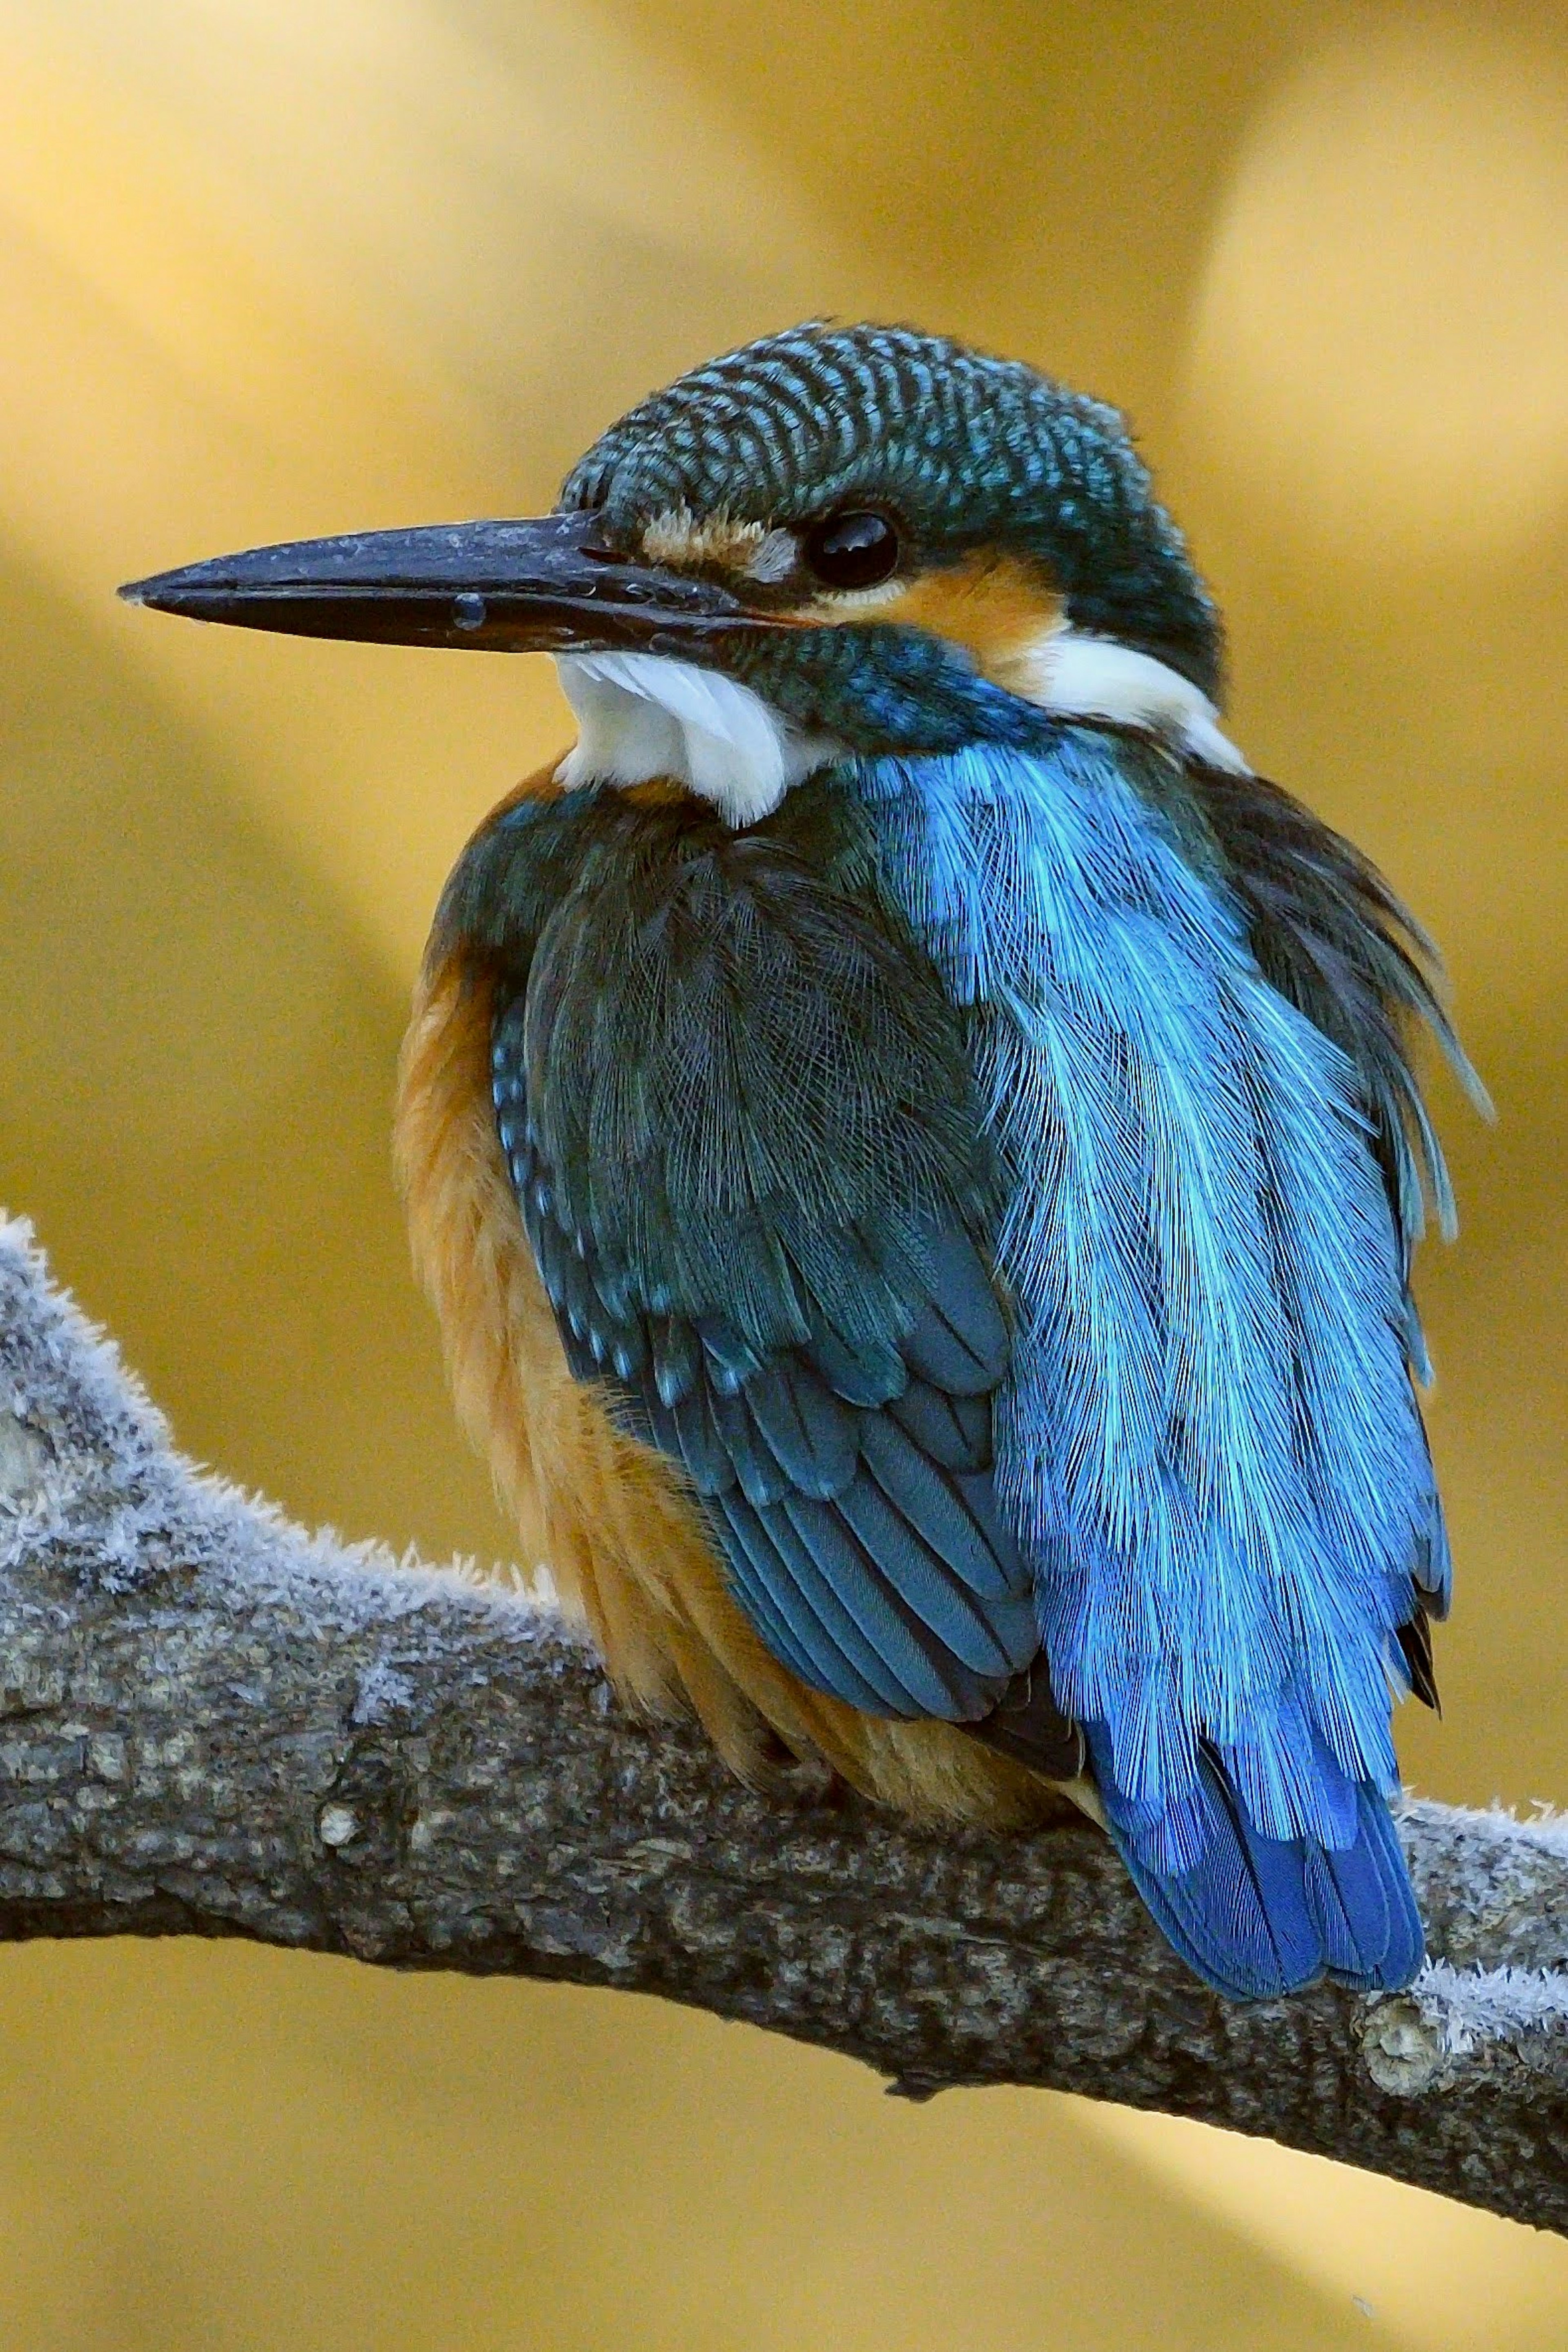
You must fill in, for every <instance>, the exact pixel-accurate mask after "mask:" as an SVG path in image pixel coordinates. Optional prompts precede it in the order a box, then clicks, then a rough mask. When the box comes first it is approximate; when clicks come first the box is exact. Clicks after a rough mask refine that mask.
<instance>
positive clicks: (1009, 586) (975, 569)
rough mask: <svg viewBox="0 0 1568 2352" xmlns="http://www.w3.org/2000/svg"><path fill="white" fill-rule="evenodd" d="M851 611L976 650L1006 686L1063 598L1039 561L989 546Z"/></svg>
mask: <svg viewBox="0 0 1568 2352" xmlns="http://www.w3.org/2000/svg"><path fill="white" fill-rule="evenodd" d="M844 618H845V619H846V620H847V621H848V620H859V621H886V622H891V623H893V624H894V625H897V626H900V627H903V628H910V629H924V630H925V631H926V632H927V634H928V635H931V636H933V637H944V638H945V639H946V640H947V642H948V643H949V645H954V646H963V648H964V650H965V652H966V653H969V654H971V655H973V658H974V665H975V667H976V668H977V669H978V670H979V671H980V673H981V675H982V676H983V677H989V678H992V679H994V681H995V683H996V684H997V685H999V686H1006V685H1008V684H1010V683H1011V678H1010V673H1011V672H1012V671H1013V670H1014V668H1015V666H1016V664H1017V662H1018V661H1019V660H1020V659H1021V658H1023V657H1024V656H1026V655H1027V654H1028V653H1029V651H1030V650H1031V649H1032V647H1033V646H1036V645H1037V643H1038V641H1039V639H1040V638H1041V637H1042V636H1043V635H1045V634H1046V632H1047V630H1049V629H1052V628H1055V627H1057V626H1058V625H1059V624H1060V621H1061V618H1062V599H1061V597H1060V596H1059V595H1058V593H1057V592H1056V591H1055V589H1053V588H1052V587H1051V586H1050V585H1049V583H1047V581H1046V580H1044V579H1043V578H1042V577H1041V575H1040V573H1039V572H1037V570H1036V569H1035V567H1034V566H1033V565H1032V564H1028V563H1023V562H1019V561H1018V559H1017V558H1016V556H1011V555H996V554H992V553H990V552H988V551H984V550H983V551H981V552H980V553H979V554H977V555H972V556H970V557H969V558H968V559H967V561H966V562H963V563H957V564H953V565H952V566H951V567H950V568H948V569H947V570H944V571H940V572H926V573H925V574H924V575H923V576H922V577H921V579H919V580H915V581H912V582H911V583H910V585H909V587H907V588H906V589H905V590H904V591H903V592H902V593H901V594H900V595H898V596H895V597H890V598H889V601H888V602H887V603H886V604H878V605H877V606H875V607H874V609H872V610H870V611H868V612H863V613H858V614H849V613H846V614H845V615H844Z"/></svg>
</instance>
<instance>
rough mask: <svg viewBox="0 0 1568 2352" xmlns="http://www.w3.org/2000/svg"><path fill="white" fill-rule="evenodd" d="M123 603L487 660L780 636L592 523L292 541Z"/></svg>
mask: <svg viewBox="0 0 1568 2352" xmlns="http://www.w3.org/2000/svg"><path fill="white" fill-rule="evenodd" d="M120 593H121V596H123V597H125V598H126V599H127V601H128V602H129V603H131V604H151V605H152V606H153V608H154V610H155V611H157V612H160V613H183V614H186V615H188V617H189V618H190V619H192V620H196V621H227V622H229V623H231V624H233V625H237V626H238V627H240V628H243V629H279V630H283V631H285V632H286V633H288V634H289V635H295V636H305V637H359V638H365V639H369V640H371V641H372V642H374V643H376V644H379V645H394V646H458V647H459V648H463V649H466V650H469V651H473V650H478V651H481V652H490V653H571V652H583V653H586V652H605V651H614V652H650V653H666V654H673V655H676V656H688V657H689V656H692V655H693V654H696V655H698V656H699V657H700V648H701V646H703V644H704V643H706V644H708V645H710V646H711V645H712V642H713V640H714V639H715V638H717V637H720V636H722V635H726V634H727V633H729V632H731V631H734V630H737V629H739V630H750V629H756V628H770V627H776V626H777V625H778V624H777V623H776V622H773V621H771V620H770V619H769V618H768V617H767V616H766V615H765V614H758V613H755V612H753V611H751V610H750V609H748V607H747V606H746V605H744V604H742V602H741V600H740V599H739V598H738V597H737V596H734V595H732V594H731V592H730V591H729V590H728V589H727V588H722V587H720V586H718V585H716V584H715V583H712V582H710V581H706V580H698V579H693V578H691V577H689V575H687V574H685V573H682V572H672V571H667V570H665V569H663V568H661V567H660V566H658V565H657V564H649V563H639V562H632V561H629V560H628V559H627V558H626V557H625V556H623V555H619V554H617V553H616V551H614V550H613V549H611V548H610V547H609V546H607V545H606V544H605V541H604V540H603V539H602V538H601V537H600V536H599V524H598V518H597V517H596V516H595V515H593V514H559V515H545V516H543V517H542V519H541V520H538V521H533V522H460V523H430V524H426V525H425V526H423V527H422V528H420V529H418V530H373V531H360V532H353V533H352V534H350V535H349V536H348V537H346V538H343V539H304V540H297V541H291V542H290V543H289V544H287V545H284V546H279V547H254V548H250V549H248V550H247V551H246V552H245V553H244V554H242V555H216V556H213V557H211V558H210V559H209V560H208V561H207V562H205V563H189V564H186V565H185V567H184V570H182V571H179V572H159V573H157V574H156V575H155V577H154V578H153V579H151V580H135V581H132V582H131V583H130V584H129V585H128V586H126V587H124V588H121V591H120Z"/></svg>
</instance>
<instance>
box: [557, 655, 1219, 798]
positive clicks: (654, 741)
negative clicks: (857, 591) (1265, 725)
mask: <svg viewBox="0 0 1568 2352" xmlns="http://www.w3.org/2000/svg"><path fill="white" fill-rule="evenodd" d="M555 667H556V669H557V671H558V672H559V673H560V677H561V684H562V688H563V691H564V693H565V696H566V699H567V701H568V702H569V703H570V704H571V705H572V708H573V709H574V711H575V713H576V716H577V725H578V730H579V733H578V739H577V742H576V745H575V747H574V750H572V751H568V753H567V754H566V757H565V759H564V760H563V761H562V763H561V766H560V768H559V770H558V771H557V772H558V774H559V776H560V778H561V782H563V784H565V785H567V786H569V787H570V786H573V785H577V784H590V783H605V784H646V783H649V782H652V781H653V780H654V779H655V778H656V777H668V779H669V781H670V782H672V783H676V784H684V785H685V786H686V788H687V790H688V791H689V792H693V793H697V794H698V795H699V797H700V799H702V800H705V801H710V802H711V803H712V805H713V806H714V807H715V808H716V809H717V810H718V811H719V813H720V814H721V816H722V817H723V819H724V821H725V823H726V824H731V825H737V826H739V825H744V824H756V823H757V821H758V819H759V818H761V817H764V816H768V815H771V814H772V813H773V810H774V809H776V808H777V807H778V805H779V803H780V802H781V801H782V800H783V799H784V794H785V793H787V792H788V791H789V790H790V789H791V788H792V786H794V785H795V784H798V783H800V782H803V780H804V779H805V777H807V776H809V775H810V774H811V773H812V772H813V770H814V769H816V768H821V767H826V765H827V763H828V762H829V761H832V760H837V759H841V758H843V757H844V755H845V747H844V745H843V744H842V743H840V742H838V741H837V740H836V739H835V738H834V737H833V736H831V735H819V734H812V733H810V732H809V731H808V730H805V728H801V727H797V726H796V725H795V722H794V721H793V720H792V719H786V718H785V717H784V713H783V712H782V711H780V710H775V709H773V705H772V704H771V703H768V702H765V701H764V700H763V698H762V696H761V695H760V694H753V693H752V689H751V688H750V687H749V686H742V685H741V683H740V681H739V680H738V679H736V678H732V677H725V675H724V673H723V672H722V670H716V669H701V668H700V667H698V666H697V664H696V663H694V662H683V661H672V660H670V659H669V658H668V656H666V655H663V654H614V653H600V654H558V655H557V656H556V657H555ZM998 683H999V684H1002V685H1005V687H1006V688H1007V689H1008V691H1009V692H1010V693H1013V694H1016V695H1020V696H1022V697H1023V698H1024V699H1025V700H1026V701H1029V702H1033V703H1035V704H1037V706H1038V707H1039V709H1042V710H1054V711H1058V712H1059V713H1060V714H1061V716H1062V717H1063V718H1064V719H1109V720H1110V722H1111V724H1112V725H1116V726H1123V727H1141V728H1145V729H1147V730H1148V731H1149V733H1151V734H1152V735H1158V736H1161V737H1163V739H1164V740H1165V741H1167V742H1168V743H1170V744H1171V745H1172V747H1173V749H1174V750H1175V751H1178V752H1183V753H1185V754H1187V755H1189V756H1190V757H1192V758H1194V759H1196V760H1202V761H1205V763H1206V764H1207V765H1208V766H1209V767H1212V768H1228V769H1229V770H1230V771H1231V772H1232V773H1233V774H1237V775H1246V774H1247V773H1249V772H1250V771H1249V770H1248V768H1247V761H1245V760H1244V759H1243V758H1242V756H1241V753H1240V752H1239V751H1237V748H1236V746H1235V744H1234V743H1233V742H1232V741H1231V740H1230V739H1229V737H1228V736H1227V735H1226V734H1225V733H1223V732H1222V730H1221V728H1220V724H1219V713H1218V712H1217V711H1216V710H1215V707H1214V704H1213V703H1212V702H1211V701H1210V700H1209V698H1208V697H1207V696H1206V695H1205V694H1202V693H1200V692H1199V690H1198V688H1196V687H1195V686H1194V684H1193V683H1192V681H1191V679H1190V678H1185V677H1180V676H1179V675H1178V673H1177V672H1176V671H1175V670H1173V669H1171V668H1169V667H1167V666H1166V665H1165V663H1163V662H1162V661H1156V660H1155V659H1154V657H1153V656H1152V654H1141V653H1136V652H1134V651H1133V649H1132V647H1131V646H1123V645H1118V644H1117V642H1116V641H1115V639H1114V638H1112V637H1092V636H1086V635H1081V634H1080V633H1079V631H1078V630H1076V629H1069V628H1066V627H1062V626H1059V625H1058V627H1056V628H1052V629H1047V631H1046V632H1045V633H1044V634H1043V635H1041V636H1040V637H1038V638H1037V640H1036V641H1035V643H1034V644H1033V645H1032V646H1028V647H1026V649H1025V650H1024V651H1023V652H1022V653H1019V654H1016V655H1014V656H1012V657H1011V658H1010V659H1009V661H1008V664H1007V674H1006V676H1005V677H1004V678H1000V679H999V680H998Z"/></svg>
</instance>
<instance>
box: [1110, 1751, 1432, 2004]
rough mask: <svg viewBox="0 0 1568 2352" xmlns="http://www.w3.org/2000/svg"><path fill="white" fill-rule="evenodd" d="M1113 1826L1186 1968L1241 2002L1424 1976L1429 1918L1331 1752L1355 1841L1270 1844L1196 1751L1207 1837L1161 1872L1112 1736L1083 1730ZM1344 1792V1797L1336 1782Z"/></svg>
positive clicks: (1385, 1822) (1332, 1774)
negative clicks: (1116, 1769) (1118, 1777)
mask: <svg viewBox="0 0 1568 2352" xmlns="http://www.w3.org/2000/svg"><path fill="white" fill-rule="evenodd" d="M1088 1733H1089V1753H1090V1757H1091V1759H1092V1761H1093V1764H1094V1769H1095V1777H1096V1779H1097V1780H1098V1782H1099V1786H1100V1800H1101V1802H1102V1803H1103V1805H1104V1808H1105V1814H1106V1821H1107V1824H1108V1826H1109V1828H1110V1833H1111V1836H1112V1837H1113V1838H1114V1839H1115V1841H1116V1843H1117V1846H1118V1848H1119V1850H1120V1852H1121V1857H1122V1859H1123V1861H1124V1862H1125V1863H1126V1864H1127V1868H1128V1871H1129V1873H1130V1874H1131V1878H1132V1883H1133V1885H1135V1886H1136V1887H1137V1889H1138V1892H1139V1893H1140V1895H1142V1897H1143V1900H1144V1902H1145V1903H1146V1904H1147V1905H1148V1906H1149V1909H1150V1911H1151V1912H1152V1914H1153V1916H1154V1919H1155V1922H1156V1924H1157V1925H1158V1927H1160V1928H1161V1930H1162V1932H1163V1934H1164V1935H1165V1936H1166V1937H1168V1939H1169V1941H1170V1942H1171V1943H1172V1944H1173V1947H1174V1948H1175V1949H1176V1950H1177V1951H1178V1952H1179V1953H1180V1954H1181V1957H1182V1958H1183V1959H1184V1960H1185V1961H1186V1963H1187V1965H1188V1967H1189V1968H1192V1969H1195V1970H1196V1971H1197V1973H1198V1975H1199V1976H1201V1977H1202V1978H1204V1979H1205V1981H1206V1982H1207V1983H1209V1984H1211V1985H1213V1986H1214V1987H1215V1990H1216V1991H1218V1992H1223V1993H1226V1994H1228V1995H1229V1997H1230V1998H1231V1999H1232V2000H1270V1999H1273V1998H1274V1997H1276V1996H1277V1995H1279V1994H1283V1993H1291V1992H1300V1991H1302V1990H1304V1989H1305V1988H1306V1987H1307V1986H1308V1985H1311V1984H1316V1983H1317V1982H1318V1981H1319V1980H1320V1979H1321V1978H1323V1977H1325V1976H1326V1977H1330V1978H1331V1979H1333V1980H1334V1981H1335V1982H1336V1983H1337V1984H1343V1985H1350V1986H1352V1987H1353V1988H1354V1989H1355V1990H1357V1991H1359V1992H1374V1991H1375V1992H1394V1991H1397V1990H1399V1989H1400V1988H1401V1987H1403V1986H1405V1985H1407V1984H1408V1983H1409V1982H1410V1980H1411V1979H1412V1978H1413V1977H1414V1976H1415V1972H1416V1970H1417V1969H1419V1967H1420V1966H1421V1961H1422V1958H1423V1952H1424V1945H1423V1938H1422V1932H1421V1917H1420V1914H1419V1913H1418V1911H1417V1910H1416V1908H1415V1894H1414V1892H1413V1890H1412V1887H1411V1885H1410V1874H1409V1872H1408V1871H1407V1869H1406V1868H1405V1855H1404V1853H1403V1851H1402V1850H1401V1847H1400V1843H1399V1838H1398V1834H1397V1832H1396V1831H1395V1829H1394V1822H1393V1821H1392V1819H1391V1818H1390V1815H1389V1811H1388V1806H1387V1804H1386V1802H1385V1801H1384V1798H1383V1796H1382V1794H1381V1792H1380V1791H1379V1790H1378V1789H1377V1788H1376V1787H1375V1786H1374V1785H1373V1782H1371V1781H1369V1780H1362V1781H1354V1780H1351V1779H1350V1777H1349V1775H1348V1774H1346V1773H1345V1772H1344V1771H1343V1769H1342V1767H1341V1766H1340V1765H1339V1763H1338V1762H1337V1761H1336V1760H1335V1759H1334V1758H1333V1756H1332V1755H1331V1753H1330V1751H1329V1749H1328V1747H1327V1744H1326V1743H1325V1742H1323V1741H1321V1740H1319V1741H1317V1742H1316V1743H1315V1745H1316V1747H1317V1749H1318V1753H1317V1755H1316V1757H1315V1759H1314V1762H1315V1765H1316V1768H1317V1769H1318V1770H1319V1771H1320V1773H1321V1774H1322V1775H1323V1776H1324V1777H1325V1778H1326V1779H1327V1780H1329V1782H1330V1784H1331V1793H1332V1794H1333V1795H1334V1796H1336V1797H1337V1798H1339V1799H1341V1800H1342V1802H1341V1804H1339V1805H1338V1806H1336V1807H1335V1810H1336V1811H1342V1813H1343V1815H1344V1816H1345V1818H1346V1819H1347V1820H1348V1822H1350V1824H1351V1826H1352V1830H1353V1835H1352V1836H1351V1837H1350V1838H1349V1840H1348V1841H1347V1842H1346V1843H1343V1844H1341V1845H1334V1846H1330V1845H1327V1844H1324V1843H1321V1841H1319V1840H1317V1839H1314V1838H1310V1837H1297V1838H1272V1837H1266V1836H1265V1835H1264V1833H1263V1832H1262V1831H1261V1830H1259V1829H1258V1827H1257V1825H1256V1823H1255V1822H1252V1821H1250V1820H1249V1819H1248V1817H1247V1807H1246V1805H1245V1803H1244V1801H1242V1799H1241V1797H1240V1796H1239V1794H1238V1793H1237V1789H1236V1787H1235V1785H1234V1783H1233V1782H1232V1780H1230V1778H1229V1776H1228V1775H1227V1773H1226V1770H1225V1768H1224V1765H1223V1763H1222V1762H1221V1760H1220V1759H1219V1758H1218V1756H1216V1755H1215V1752H1214V1751H1213V1749H1212V1748H1204V1749H1203V1750H1201V1751H1200V1755H1199V1774H1200V1788H1199V1792H1198V1810H1199V1812H1200V1815H1201V1825H1202V1829H1203V1831H1204V1832H1205V1835H1204V1839H1203V1847H1202V1851H1201V1853H1199V1856H1198V1859H1197V1861H1196V1862H1195V1863H1194V1864H1193V1866H1192V1867H1191V1868H1190V1869H1187V1870H1184V1871H1171V1870H1164V1869H1160V1868H1157V1867H1155V1866H1154V1865H1153V1863H1152V1856H1151V1851H1150V1849H1151V1843H1152V1840H1151V1837H1150V1823H1149V1821H1148V1818H1147V1815H1146V1814H1143V1815H1141V1814H1140V1811H1139V1809H1138V1808H1136V1807H1135V1806H1134V1805H1133V1804H1132V1803H1131V1801H1129V1799H1128V1798H1127V1796H1126V1795H1125V1793H1124V1791H1122V1790H1120V1789H1119V1788H1118V1787H1117V1785H1116V1781H1115V1779H1114V1776H1113V1773H1112V1771H1111V1754H1110V1736H1109V1734H1108V1733H1107V1732H1106V1730H1105V1728H1104V1727H1103V1726H1100V1725H1091V1726H1089V1727H1088ZM1334 1783H1337V1784H1338V1785H1337V1787H1336V1786H1334V1785H1333V1784H1334Z"/></svg>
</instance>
